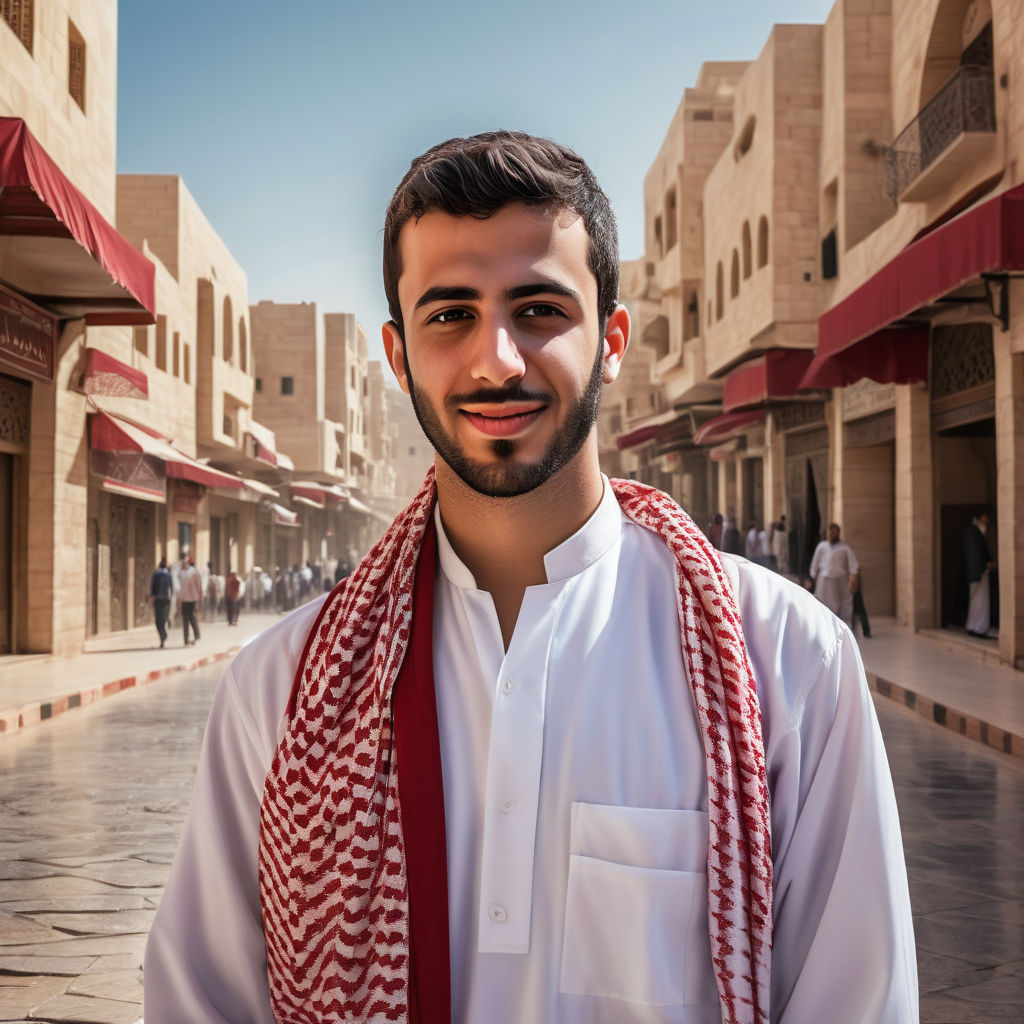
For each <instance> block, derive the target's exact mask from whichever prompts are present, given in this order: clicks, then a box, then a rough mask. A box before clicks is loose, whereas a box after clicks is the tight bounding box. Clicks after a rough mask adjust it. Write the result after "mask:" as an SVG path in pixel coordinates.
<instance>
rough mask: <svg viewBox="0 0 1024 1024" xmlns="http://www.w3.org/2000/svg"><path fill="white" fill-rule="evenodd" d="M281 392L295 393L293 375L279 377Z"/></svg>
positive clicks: (284, 393)
mask: <svg viewBox="0 0 1024 1024" xmlns="http://www.w3.org/2000/svg"><path fill="white" fill-rule="evenodd" d="M281 394H282V395H294V394H295V378H294V377H282V378H281Z"/></svg>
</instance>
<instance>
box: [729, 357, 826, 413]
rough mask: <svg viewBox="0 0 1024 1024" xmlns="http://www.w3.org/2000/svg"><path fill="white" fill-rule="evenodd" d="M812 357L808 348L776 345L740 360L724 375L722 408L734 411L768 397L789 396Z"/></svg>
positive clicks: (796, 386) (760, 401) (796, 387)
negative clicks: (762, 353) (741, 363)
mask: <svg viewBox="0 0 1024 1024" xmlns="http://www.w3.org/2000/svg"><path fill="white" fill-rule="evenodd" d="M813 358H814V353H813V352H811V351H810V350H808V349H786V348H777V349H772V350H771V351H769V352H765V354H764V355H763V356H761V357H759V358H757V359H752V360H751V361H750V362H748V363H744V364H743V365H742V366H740V367H739V368H738V369H735V370H733V371H732V373H730V374H729V376H728V377H726V378H725V386H724V388H723V389H722V409H723V410H724V411H725V412H735V411H736V410H737V409H744V408H749V407H750V406H753V405H760V404H761V403H762V402H765V401H767V400H768V399H771V398H792V397H793V395H795V394H796V393H797V390H798V389H799V387H800V379H801V377H803V375H804V373H805V371H806V370H807V367H808V366H809V365H810V362H811V360H812V359H813Z"/></svg>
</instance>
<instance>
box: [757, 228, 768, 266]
mask: <svg viewBox="0 0 1024 1024" xmlns="http://www.w3.org/2000/svg"><path fill="white" fill-rule="evenodd" d="M766 266H768V218H767V217H762V218H761V219H760V220H759V221H758V222H757V269H758V270H760V269H761V267H766Z"/></svg>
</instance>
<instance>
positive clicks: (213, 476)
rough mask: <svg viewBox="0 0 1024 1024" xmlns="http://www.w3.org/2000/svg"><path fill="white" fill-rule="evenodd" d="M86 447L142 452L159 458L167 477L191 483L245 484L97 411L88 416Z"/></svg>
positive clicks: (147, 432)
mask: <svg viewBox="0 0 1024 1024" xmlns="http://www.w3.org/2000/svg"><path fill="white" fill-rule="evenodd" d="M89 444H90V446H91V447H92V448H93V450H94V451H102V452H143V453H144V454H146V455H152V456H154V457H155V458H158V459H161V460H162V461H163V463H164V469H165V472H166V473H167V475H168V476H169V477H172V478H174V479H178V480H191V481H192V482H193V483H197V484H202V485H203V486H204V487H231V488H236V489H241V488H242V487H243V486H244V481H243V480H242V479H241V478H240V477H237V476H231V474H230V473H222V472H221V471H220V470H219V469H213V468H212V467H210V466H207V465H206V464H205V463H202V462H199V461H197V460H196V459H193V458H192V457H191V456H190V455H186V454H185V453H184V452H179V451H178V449H177V448H175V447H174V446H173V445H172V444H171V443H170V442H169V441H168V440H167V439H166V438H164V437H161V436H160V435H159V434H157V433H155V432H154V431H152V430H149V429H148V428H146V427H142V426H140V425H139V424H137V423H130V422H129V421H128V420H125V419H122V418H121V417H120V416H114V415H112V414H111V413H108V412H103V411H102V410H97V411H96V412H94V413H91V414H90V423H89Z"/></svg>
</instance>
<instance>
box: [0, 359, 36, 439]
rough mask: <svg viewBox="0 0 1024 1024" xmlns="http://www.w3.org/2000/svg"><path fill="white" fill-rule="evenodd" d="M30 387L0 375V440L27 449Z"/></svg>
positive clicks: (30, 404) (30, 399) (30, 406)
mask: <svg viewBox="0 0 1024 1024" xmlns="http://www.w3.org/2000/svg"><path fill="white" fill-rule="evenodd" d="M31 409H32V386H31V385H30V384H26V383H25V382H24V381H20V380H15V379H14V378H13V377H5V376H3V375H0V440H3V441H6V442H7V443H8V444H13V445H17V446H18V447H19V448H22V449H27V448H28V431H29V423H30V420H31Z"/></svg>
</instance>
